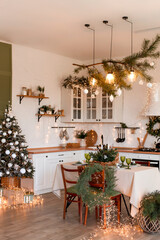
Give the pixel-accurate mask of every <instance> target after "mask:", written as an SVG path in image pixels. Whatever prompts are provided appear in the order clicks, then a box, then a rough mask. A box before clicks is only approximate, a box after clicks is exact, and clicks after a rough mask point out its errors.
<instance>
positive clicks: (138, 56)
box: [62, 35, 160, 96]
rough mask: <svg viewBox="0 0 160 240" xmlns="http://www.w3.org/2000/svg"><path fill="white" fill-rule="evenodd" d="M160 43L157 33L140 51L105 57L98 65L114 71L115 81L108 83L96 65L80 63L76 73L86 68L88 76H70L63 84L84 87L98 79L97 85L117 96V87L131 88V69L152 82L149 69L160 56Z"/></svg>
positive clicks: (144, 42)
mask: <svg viewBox="0 0 160 240" xmlns="http://www.w3.org/2000/svg"><path fill="white" fill-rule="evenodd" d="M159 43H160V35H157V36H156V37H155V39H153V40H152V41H151V40H146V39H144V41H143V43H142V47H141V50H140V51H139V52H138V53H134V54H132V55H130V56H127V57H125V58H123V59H122V60H110V59H104V60H102V62H101V63H98V64H97V65H102V68H103V69H102V71H101V72H105V74H107V73H108V72H113V73H114V83H113V84H109V83H106V79H105V76H103V74H102V73H101V72H100V71H99V70H98V69H97V68H96V67H95V65H96V64H95V65H94V66H93V65H80V66H78V67H77V68H75V70H74V73H75V74H76V75H77V74H78V73H80V72H81V71H83V70H86V75H87V77H86V76H81V77H78V76H71V75H70V76H69V77H67V78H66V79H65V80H64V82H63V84H62V86H63V87H65V88H70V89H73V87H75V86H79V87H82V88H86V87H90V79H91V78H95V79H96V85H97V86H98V87H101V88H102V89H103V91H104V92H106V93H108V94H109V95H111V94H112V95H113V96H116V92H117V89H118V88H120V89H127V90H129V89H131V84H130V83H129V82H128V79H127V76H128V74H129V73H130V71H131V69H133V70H134V72H135V75H136V77H138V76H139V77H141V78H142V79H143V80H144V81H146V82H151V81H152V77H151V76H150V75H149V74H148V72H147V71H148V70H151V69H154V65H152V64H150V60H151V59H157V58H159V57H160V52H159V51H157V48H158V45H159Z"/></svg>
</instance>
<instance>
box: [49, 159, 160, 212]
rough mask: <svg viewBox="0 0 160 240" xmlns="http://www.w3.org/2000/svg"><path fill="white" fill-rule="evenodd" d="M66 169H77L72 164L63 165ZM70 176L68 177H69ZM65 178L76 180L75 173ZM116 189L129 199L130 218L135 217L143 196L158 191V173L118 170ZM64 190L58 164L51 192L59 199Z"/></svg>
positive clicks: (143, 169)
mask: <svg viewBox="0 0 160 240" xmlns="http://www.w3.org/2000/svg"><path fill="white" fill-rule="evenodd" d="M64 165H65V166H66V168H72V169H73V168H77V166H75V165H72V163H66V164H64ZM73 174H74V176H73ZM69 175H70V176H69ZM67 177H68V178H69V177H70V179H72V180H73V178H74V179H76V180H77V179H78V174H77V173H69V174H68V175H67ZM116 177H117V187H116V190H118V191H120V192H121V193H122V194H124V195H126V196H128V197H130V203H131V216H133V217H134V216H135V214H136V213H137V212H138V209H139V207H140V202H141V200H142V198H143V196H144V195H145V194H147V193H151V192H153V191H155V190H159V191H160V172H159V171H158V168H155V167H143V166H138V167H136V166H133V167H131V169H130V170H128V169H124V168H118V169H117V172H116ZM63 188H64V185H63V179H62V174H61V167H60V164H58V165H57V169H56V174H55V179H54V183H53V192H54V194H56V196H58V197H60V196H61V192H60V190H61V189H63Z"/></svg>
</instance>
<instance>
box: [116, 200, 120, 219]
mask: <svg viewBox="0 0 160 240" xmlns="http://www.w3.org/2000/svg"><path fill="white" fill-rule="evenodd" d="M116 201H117V210H118V213H117V219H118V223H120V214H121V196H118V197H117V199H116Z"/></svg>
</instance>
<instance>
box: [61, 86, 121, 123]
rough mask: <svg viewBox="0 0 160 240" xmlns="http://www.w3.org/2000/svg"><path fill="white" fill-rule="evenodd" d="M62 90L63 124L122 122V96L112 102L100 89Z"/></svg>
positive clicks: (76, 88)
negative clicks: (85, 90) (86, 91)
mask: <svg viewBox="0 0 160 240" xmlns="http://www.w3.org/2000/svg"><path fill="white" fill-rule="evenodd" d="M87 90H88V93H87V94H85V93H84V91H83V90H82V89H80V88H78V87H75V88H74V89H73V90H71V89H65V88H62V109H64V112H65V117H63V118H62V121H63V122H123V94H122V95H121V96H120V97H119V96H118V97H116V98H115V99H114V100H113V102H111V101H110V100H109V96H108V94H106V93H105V92H104V91H102V89H100V88H99V89H96V88H88V89H87Z"/></svg>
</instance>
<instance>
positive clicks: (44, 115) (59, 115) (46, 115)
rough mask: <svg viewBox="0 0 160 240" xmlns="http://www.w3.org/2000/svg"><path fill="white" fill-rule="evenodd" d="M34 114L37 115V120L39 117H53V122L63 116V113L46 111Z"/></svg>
mask: <svg viewBox="0 0 160 240" xmlns="http://www.w3.org/2000/svg"><path fill="white" fill-rule="evenodd" d="M36 116H37V117H38V122H39V121H40V119H41V117H54V118H55V122H56V121H57V119H58V118H59V117H64V114H47V113H45V114H39V113H37V114H36Z"/></svg>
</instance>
